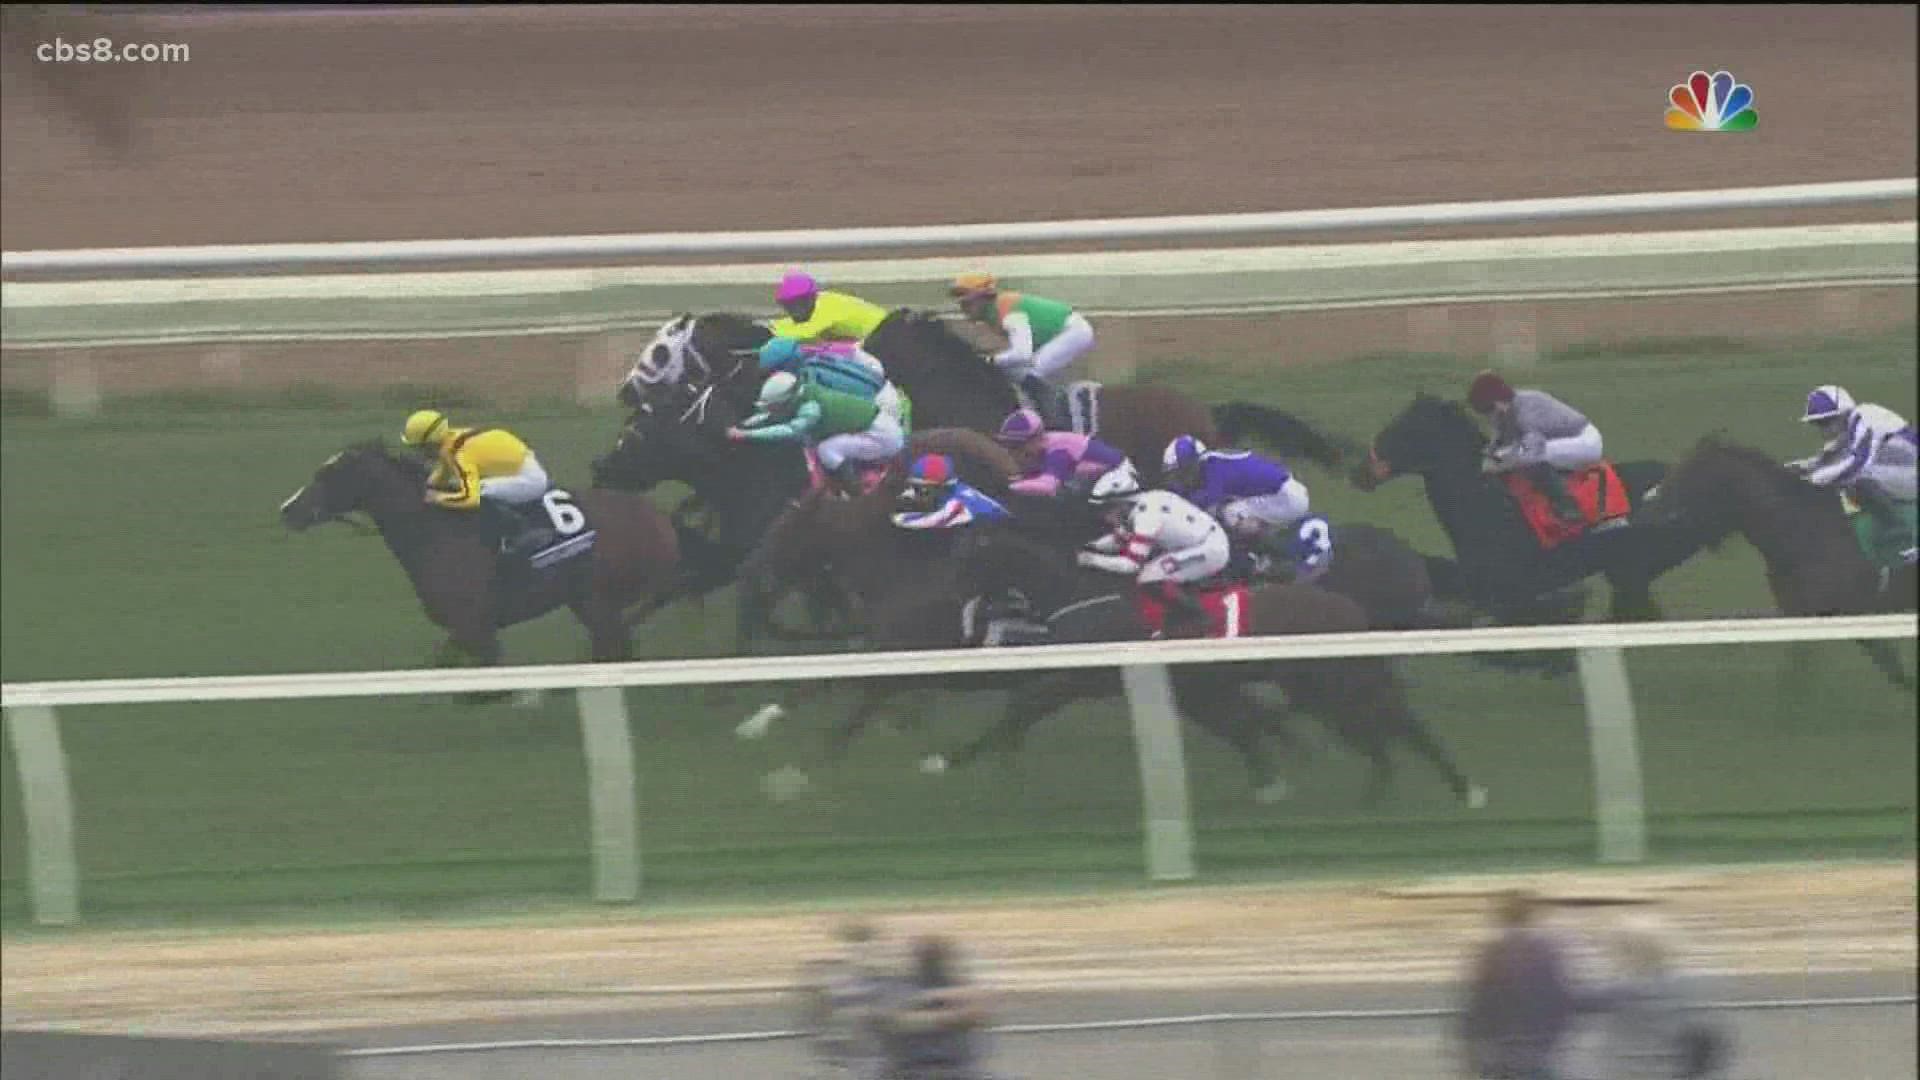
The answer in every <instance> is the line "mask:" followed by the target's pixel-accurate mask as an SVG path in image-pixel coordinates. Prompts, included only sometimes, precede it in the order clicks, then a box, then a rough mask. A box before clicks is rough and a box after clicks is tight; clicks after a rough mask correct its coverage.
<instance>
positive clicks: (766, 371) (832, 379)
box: [760, 337, 913, 435]
mask: <svg viewBox="0 0 1920 1080" xmlns="http://www.w3.org/2000/svg"><path fill="white" fill-rule="evenodd" d="M781 371H789V372H792V373H793V374H795V375H798V376H800V378H801V379H803V380H806V381H808V382H814V383H818V384H820V385H821V386H824V387H826V388H827V389H829V390H837V391H839V392H841V393H845V394H854V395H857V396H859V397H864V398H867V399H869V400H870V401H872V402H873V403H874V404H875V405H878V406H880V411H881V412H883V413H886V414H887V415H888V416H891V417H893V420H894V423H896V424H899V425H900V431H901V432H902V433H903V434H906V435H911V434H913V402H912V401H911V400H910V399H909V398H908V397H907V395H906V393H905V392H904V391H902V390H901V389H900V388H899V387H897V386H895V385H894V384H893V383H892V381H891V380H889V379H888V378H887V369H886V366H885V365H883V364H881V363H880V361H879V359H878V358H877V357H875V356H874V355H873V354H872V353H869V352H868V351H867V350H865V349H863V348H861V347H860V346H859V345H856V344H854V343H853V342H850V341H833V342H819V343H815V344H807V343H805V342H801V341H796V340H794V339H793V338H785V337H772V338H768V339H767V343H766V344H765V345H762V346H760V373H761V374H762V375H772V374H774V373H776V372H781Z"/></svg>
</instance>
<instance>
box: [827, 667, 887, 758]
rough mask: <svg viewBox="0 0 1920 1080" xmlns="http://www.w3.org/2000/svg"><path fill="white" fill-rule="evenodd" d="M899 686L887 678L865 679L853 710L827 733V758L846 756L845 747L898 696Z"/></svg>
mask: <svg viewBox="0 0 1920 1080" xmlns="http://www.w3.org/2000/svg"><path fill="white" fill-rule="evenodd" d="M900 689H901V688H900V687H899V686H898V685H896V684H893V683H892V682H891V680H887V679H866V680H863V681H862V683H861V686H860V700H859V701H857V702H856V703H855V704H854V707H853V712H851V713H849V714H848V715H847V718H846V719H845V720H842V721H841V722H840V723H838V724H835V725H834V727H833V730H832V731H831V732H829V733H828V734H827V758H828V760H830V761H841V760H844V759H845V758H846V756H847V748H848V747H849V746H851V745H852V744H853V740H854V739H855V738H857V737H859V735H860V733H861V732H863V731H865V730H866V729H867V726H868V725H870V724H872V723H873V718H874V717H875V716H878V715H879V714H880V710H881V708H882V707H883V706H885V705H886V704H887V703H889V702H891V701H892V700H893V699H894V698H896V697H898V696H899V693H900Z"/></svg>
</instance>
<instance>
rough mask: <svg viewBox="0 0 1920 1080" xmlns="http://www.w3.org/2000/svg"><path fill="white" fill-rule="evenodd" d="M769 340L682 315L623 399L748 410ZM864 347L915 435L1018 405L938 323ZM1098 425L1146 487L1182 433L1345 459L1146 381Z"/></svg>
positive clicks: (1260, 408) (718, 321)
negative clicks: (701, 397)
mask: <svg viewBox="0 0 1920 1080" xmlns="http://www.w3.org/2000/svg"><path fill="white" fill-rule="evenodd" d="M769 336H770V333H769V331H768V330H767V329H766V327H764V326H761V325H760V324H759V323H756V322H754V321H752V320H750V319H748V318H745V317H744V316H740V315H733V314H727V313H717V314H709V315H700V316H693V315H682V316H679V317H677V318H675V319H674V320H672V321H671V322H669V323H667V324H666V325H665V326H663V327H661V329H660V331H659V332H658V333H657V334H656V335H655V337H654V340H653V342H652V343H651V344H649V345H648V346H647V347H646V348H645V349H643V350H642V351H641V353H640V355H639V357H638V358H637V360H636V361H635V363H634V368H633V371H632V372H631V373H630V374H629V375H628V376H627V379H626V381H625V382H624V383H622V384H621V387H620V390H619V398H620V400H621V401H622V402H624V403H625V404H626V405H628V406H629V407H631V408H635V409H637V408H639V407H640V406H641V404H642V403H643V402H644V401H646V400H648V399H650V398H651V397H653V396H655V395H658V394H660V393H662V392H663V391H665V390H667V389H669V388H671V387H674V386H676V385H678V384H683V383H684V384H691V385H695V386H699V387H703V388H704V387H707V386H711V387H713V388H714V389H715V392H716V393H719V394H724V395H726V396H728V397H729V398H730V399H732V400H733V402H734V405H735V407H736V408H737V410H738V411H740V412H742V413H744V412H745V411H746V410H747V409H748V407H749V406H750V404H751V402H752V401H753V398H754V395H755V394H756V393H757V392H758V390H759V388H760V384H761V382H762V381H763V376H762V374H761V372H760V369H759V362H758V357H757V353H758V350H759V348H760V346H761V345H762V344H764V343H765V342H766V341H767V339H768V337H769ZM865 347H866V349H867V350H868V351H869V352H871V353H872V354H873V355H874V356H875V357H876V358H878V359H879V360H880V361H881V362H882V363H883V364H885V365H886V368H887V376H888V378H889V379H890V380H891V381H892V382H893V384H894V385H895V386H897V387H899V388H900V390H902V391H903V392H905V393H906V394H907V396H908V397H909V398H910V399H911V400H912V402H913V423H914V426H915V427H917V428H965V429H968V430H971V431H980V432H989V433H990V432H993V431H996V430H998V429H999V427H1000V422H1001V421H1002V420H1005V419H1006V417H1007V414H1009V413H1011V412H1012V411H1013V410H1014V409H1015V408H1016V407H1018V405H1019V397H1018V395H1017V394H1016V393H1015V391H1014V388H1013V385H1012V384H1011V383H1009V382H1008V381H1007V380H1006V378H1005V377H1004V376H1002V375H1001V374H1000V372H999V371H998V370H997V369H995V368H994V366H993V364H992V363H991V362H990V361H989V360H988V359H987V358H986V357H985V356H983V355H981V354H980V353H979V352H978V351H977V350H975V349H974V347H973V346H972V345H970V344H969V343H968V342H967V341H966V340H965V339H964V338H962V337H961V336H960V335H959V334H958V333H956V332H955V331H954V330H953V329H952V327H950V326H949V325H947V324H946V323H944V322H942V321H941V320H939V319H936V318H932V317H930V316H927V315H924V314H921V313H918V312H901V313H896V316H895V317H893V318H889V319H888V320H887V321H886V322H885V323H883V324H882V325H881V327H880V328H879V329H878V330H876V331H875V332H874V335H873V336H872V337H871V338H868V339H867V341H866V342H865ZM1097 428H1098V433H1099V436H1100V438H1101V439H1102V440H1103V441H1105V442H1107V443H1109V444H1111V445H1113V446H1114V447H1116V448H1117V449H1119V450H1120V451H1121V452H1122V453H1125V454H1126V455H1127V456H1128V457H1129V458H1130V459H1132V461H1133V463H1134V465H1135V466H1136V467H1137V468H1139V470H1140V472H1141V476H1142V478H1143V480H1145V481H1147V482H1148V483H1152V482H1155V481H1156V480H1157V478H1158V477H1159V475H1160V461H1161V456H1162V454H1163V453H1164V451H1165V450H1166V448H1167V444H1168V443H1170V442H1172V441H1173V440H1174V439H1175V438H1176V437H1178V436H1180V435H1193V436H1195V437H1196V438H1198V439H1200V440H1201V441H1202V442H1205V443H1208V444H1210V445H1212V444H1221V443H1222V442H1223V441H1224V442H1228V443H1234V444H1238V443H1239V442H1241V441H1242V440H1243V439H1244V438H1248V437H1252V438H1257V439H1259V440H1260V441H1262V442H1264V443H1265V444H1267V445H1269V446H1271V447H1273V448H1275V449H1277V450H1279V451H1280V452H1282V453H1285V454H1289V455H1298V456H1301V457H1305V458H1307V459H1308V460H1311V461H1314V462H1317V463H1319V464H1321V465H1323V466H1326V467H1328V468H1336V467H1338V466H1339V464H1340V463H1341V461H1342V460H1343V457H1344V454H1345V450H1344V449H1343V447H1342V446H1341V445H1340V444H1339V442H1338V440H1336V439H1335V438H1333V437H1331V436H1328V435H1324V434H1322V433H1321V432H1319V431H1317V430H1315V429H1314V428H1313V427H1312V426H1311V425H1309V424H1308V423H1306V422H1305V421H1303V420H1300V419H1299V418H1297V417H1294V416H1292V415H1290V414H1288V413H1285V412H1282V411H1281V410H1279V409H1274V408H1270V407H1268V406H1265V405H1259V404H1254V403H1250V402H1233V403H1230V404H1225V405H1219V406H1213V407H1209V406H1207V405H1205V404H1202V403H1201V402H1199V401H1196V400H1194V398H1192V397H1191V396H1190V395H1188V394H1186V393H1184V392H1183V391H1180V390H1177V389H1175V388H1173V387H1171V386H1161V385H1155V384H1150V383H1138V384H1131V385H1124V386H1107V387H1104V388H1102V390H1101V392H1100V395H1099V405H1098V423H1097Z"/></svg>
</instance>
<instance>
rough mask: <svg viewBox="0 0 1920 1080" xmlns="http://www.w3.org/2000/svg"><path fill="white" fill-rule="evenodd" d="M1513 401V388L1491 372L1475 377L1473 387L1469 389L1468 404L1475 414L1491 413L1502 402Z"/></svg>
mask: <svg viewBox="0 0 1920 1080" xmlns="http://www.w3.org/2000/svg"><path fill="white" fill-rule="evenodd" d="M1512 400H1513V387H1511V386H1508V385H1507V380H1505V379H1503V378H1501V377H1500V376H1498V375H1495V374H1494V373H1493V372H1491V371H1483V372H1481V373H1480V374H1478V375H1475V376H1474V377H1473V385H1472V386H1469V387H1468V388H1467V404H1469V405H1471V406H1473V411H1474V412H1481V413H1490V412H1492V411H1493V407H1494V405H1496V404H1498V403H1500V402H1502V401H1512Z"/></svg>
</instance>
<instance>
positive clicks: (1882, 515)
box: [1840, 491, 1920, 577]
mask: <svg viewBox="0 0 1920 1080" xmlns="http://www.w3.org/2000/svg"><path fill="white" fill-rule="evenodd" d="M1840 505H1841V506H1842V507H1843V508H1844V509H1845V510H1846V512H1847V520H1848V521H1849V522H1851V523H1852V525H1853V537H1854V540H1855V541H1856V542H1858V543H1859V545H1860V552H1861V554H1863V555H1865V556H1866V557H1867V561H1868V562H1870V563H1872V564H1873V565H1874V567H1875V568H1876V569H1878V570H1880V571H1882V575H1883V577H1884V576H1885V573H1886V572H1887V571H1891V570H1895V569H1898V568H1900V567H1902V566H1912V565H1914V563H1915V562H1917V561H1920V547H1916V546H1915V544H1914V537H1915V534H1916V530H1917V529H1920V507H1915V506H1914V505H1912V504H1907V505H1899V506H1886V505H1882V506H1881V507H1879V508H1878V511H1879V512H1877V513H1876V512H1875V510H1874V509H1869V508H1867V507H1864V506H1862V505H1861V504H1860V501H1859V500H1858V499H1856V498H1855V497H1854V495H1853V493H1852V492H1850V491H1842V492H1841V493H1840Z"/></svg>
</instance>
